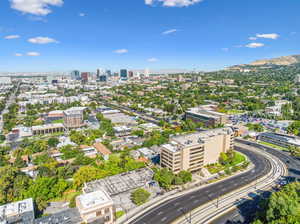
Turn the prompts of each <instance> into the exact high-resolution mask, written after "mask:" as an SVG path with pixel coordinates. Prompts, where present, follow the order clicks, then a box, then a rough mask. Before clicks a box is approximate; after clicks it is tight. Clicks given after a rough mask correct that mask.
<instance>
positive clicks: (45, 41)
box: [28, 37, 58, 44]
mask: <svg viewBox="0 0 300 224" xmlns="http://www.w3.org/2000/svg"><path fill="white" fill-rule="evenodd" d="M28 42H30V43H33V44H50V43H58V41H57V40H55V39H53V38H50V37H34V38H30V39H28Z"/></svg>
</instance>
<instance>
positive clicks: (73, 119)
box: [64, 107, 85, 129]
mask: <svg viewBox="0 0 300 224" xmlns="http://www.w3.org/2000/svg"><path fill="white" fill-rule="evenodd" d="M84 110H85V107H72V108H70V109H68V110H65V111H64V125H65V126H66V128H69V129H72V128H81V127H83V126H84V120H83V111H84Z"/></svg>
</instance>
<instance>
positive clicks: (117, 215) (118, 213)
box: [115, 211, 125, 219]
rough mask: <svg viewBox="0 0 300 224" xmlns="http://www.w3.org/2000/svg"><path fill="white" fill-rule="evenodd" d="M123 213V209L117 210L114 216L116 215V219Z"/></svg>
mask: <svg viewBox="0 0 300 224" xmlns="http://www.w3.org/2000/svg"><path fill="white" fill-rule="evenodd" d="M123 215H125V212H124V211H117V212H116V213H115V216H116V218H117V219H118V218H120V217H121V216H123Z"/></svg>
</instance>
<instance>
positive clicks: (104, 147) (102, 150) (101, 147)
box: [94, 142, 111, 155]
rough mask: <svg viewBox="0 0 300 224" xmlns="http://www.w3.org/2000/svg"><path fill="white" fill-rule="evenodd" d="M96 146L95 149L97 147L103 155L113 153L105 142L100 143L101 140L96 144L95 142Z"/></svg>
mask: <svg viewBox="0 0 300 224" xmlns="http://www.w3.org/2000/svg"><path fill="white" fill-rule="evenodd" d="M94 147H95V149H96V150H97V151H98V152H100V153H101V154H102V155H110V154H111V151H110V150H109V149H108V148H106V146H105V145H103V144H102V143H100V142H97V143H95V144H94Z"/></svg>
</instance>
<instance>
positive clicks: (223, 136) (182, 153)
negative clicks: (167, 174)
mask: <svg viewBox="0 0 300 224" xmlns="http://www.w3.org/2000/svg"><path fill="white" fill-rule="evenodd" d="M233 138H234V132H233V130H232V129H231V128H220V129H212V130H208V131H202V132H197V133H192V134H187V135H180V136H174V137H172V138H171V139H170V143H169V144H165V145H162V149H161V155H160V163H161V166H162V167H167V168H168V169H170V170H171V171H172V172H174V173H179V172H180V171H182V170H189V171H191V172H195V171H199V170H201V169H202V168H203V167H204V166H205V165H208V164H212V163H216V162H218V160H219V157H220V154H221V153H222V152H224V153H226V152H228V150H230V149H232V148H233Z"/></svg>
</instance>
